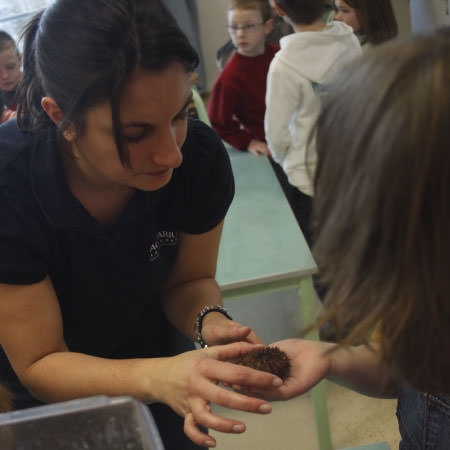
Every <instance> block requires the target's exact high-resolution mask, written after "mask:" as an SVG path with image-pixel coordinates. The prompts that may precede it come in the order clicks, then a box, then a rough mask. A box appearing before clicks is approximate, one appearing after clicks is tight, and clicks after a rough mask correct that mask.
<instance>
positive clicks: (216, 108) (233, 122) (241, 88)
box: [208, 44, 279, 150]
mask: <svg viewBox="0 0 450 450" xmlns="http://www.w3.org/2000/svg"><path fill="white" fill-rule="evenodd" d="M278 50H279V47H278V46H277V45H273V44H267V45H266V51H265V53H264V54H263V55H259V56H253V57H248V56H242V55H240V54H239V53H235V54H234V55H233V56H232V57H231V59H230V61H229V62H228V63H227V65H226V66H225V68H224V69H223V71H222V73H221V74H220V75H219V78H218V79H217V80H216V82H215V84H214V87H213V91H212V93H211V98H210V100H209V103H208V115H209V118H210V120H211V123H212V126H213V128H214V129H215V130H216V132H217V133H218V134H219V136H220V137H221V138H222V139H223V140H224V141H225V142H228V144H230V145H232V146H233V147H235V148H237V149H239V150H247V147H248V144H249V143H250V141H251V140H252V139H257V140H259V141H265V138H264V113H265V110H266V103H265V97H266V79H267V72H268V70H269V65H270V61H271V60H272V58H273V56H274V55H275V53H276V52H277V51H278Z"/></svg>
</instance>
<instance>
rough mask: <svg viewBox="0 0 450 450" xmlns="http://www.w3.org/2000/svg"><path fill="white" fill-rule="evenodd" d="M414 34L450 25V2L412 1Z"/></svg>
mask: <svg viewBox="0 0 450 450" xmlns="http://www.w3.org/2000/svg"><path fill="white" fill-rule="evenodd" d="M411 21H412V27H413V30H414V32H426V31H430V30H432V29H434V28H436V27H439V26H442V25H450V0H411Z"/></svg>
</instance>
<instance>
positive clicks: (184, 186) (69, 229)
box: [0, 0, 281, 450]
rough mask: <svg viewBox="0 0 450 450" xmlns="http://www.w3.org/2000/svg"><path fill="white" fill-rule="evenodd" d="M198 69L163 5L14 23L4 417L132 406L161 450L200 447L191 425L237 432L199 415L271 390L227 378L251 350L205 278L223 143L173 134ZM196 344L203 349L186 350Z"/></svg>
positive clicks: (209, 270) (136, 4)
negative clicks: (134, 402)
mask: <svg viewBox="0 0 450 450" xmlns="http://www.w3.org/2000/svg"><path fill="white" fill-rule="evenodd" d="M196 63H197V55H196V53H195V51H194V50H193V49H192V47H191V46H190V44H189V43H188V41H187V39H186V37H185V35H184V34H183V33H182V32H181V31H180V29H179V28H178V26H177V25H176V22H175V20H174V19H173V17H172V16H171V15H170V13H168V11H167V10H166V8H165V7H164V5H163V4H162V2H161V1H160V0H97V1H95V2H89V1H88V2H79V1H78V0H56V1H55V2H54V3H53V4H52V5H51V6H50V7H49V8H48V9H47V10H45V11H44V12H43V13H41V14H39V15H38V16H36V17H35V18H34V19H33V20H32V22H30V24H29V25H28V28H27V30H26V31H25V34H24V78H23V81H22V83H21V85H20V88H19V92H18V112H19V113H18V118H17V123H16V121H9V122H8V123H7V124H5V125H3V126H2V128H1V129H0V148H1V152H0V217H1V221H0V283H1V284H0V343H1V347H2V354H1V355H0V381H1V382H2V384H3V385H4V386H5V387H6V388H7V389H8V391H9V392H10V393H11V395H12V402H13V407H14V408H15V409H18V408H24V407H30V406H34V405H38V404H40V403H43V402H56V401H61V400H67V399H71V398H77V397H85V396H91V395H97V394H104V395H111V396H115V395H130V396H133V397H136V398H138V399H140V400H142V401H143V402H145V403H148V404H150V409H151V412H152V413H153V416H154V417H155V420H156V422H157V425H158V427H159V430H160V433H161V435H162V438H163V442H164V445H165V448H166V449H168V450H171V449H172V450H175V449H176V450H180V449H191V448H198V446H197V445H200V446H208V447H210V446H211V447H212V446H214V445H215V440H214V438H212V437H210V436H208V434H206V432H205V431H201V429H200V427H209V428H213V429H216V430H219V431H223V432H233V433H240V432H242V431H244V429H245V425H244V424H243V423H242V422H240V421H237V420H230V419H226V418H224V417H221V416H218V415H216V414H213V413H212V412H211V409H210V406H209V404H210V402H216V403H219V404H221V405H223V406H226V407H230V408H237V409H242V410H245V411H250V412H259V413H266V412H270V405H269V404H268V403H267V402H266V401H264V400H260V399H255V398H252V397H247V396H245V395H242V394H239V393H236V392H232V391H229V390H226V389H224V388H222V387H220V386H218V382H219V381H223V382H225V383H228V384H230V383H231V384H233V383H237V384H245V383H253V382H254V383H256V384H258V385H259V386H261V387H266V388H271V387H272V385H273V383H275V385H276V384H281V380H279V379H278V378H276V377H274V376H273V375H271V374H268V373H263V372H257V371H254V370H252V369H249V368H244V367H241V366H237V365H234V364H231V363H229V362H227V361H228V360H230V359H233V358H235V357H237V356H238V355H240V354H242V353H243V352H246V351H248V349H249V348H253V344H255V343H259V342H260V339H259V338H258V337H257V336H256V335H255V334H254V333H253V332H252V330H251V329H250V328H249V327H244V326H242V325H240V324H239V323H237V322H234V321H233V320H231V319H230V317H229V316H228V314H227V312H226V311H225V310H224V309H223V308H222V306H221V303H222V302H221V295H220V290H219V287H218V285H217V283H216V281H215V280H214V275H215V269H216V259H217V253H218V245H219V239H220V234H221V228H222V223H223V218H224V216H225V213H226V211H227V209H228V206H229V204H230V202H231V199H232V196H233V189H234V185H233V177H232V173H231V169H230V164H229V160H228V157H227V153H226V151H225V149H224V147H223V145H222V143H221V141H220V139H219V138H218V137H217V136H216V135H215V134H214V132H213V131H212V130H211V129H209V128H208V127H207V126H205V125H203V124H202V123H200V122H198V121H189V122H188V119H187V108H188V105H189V102H190V99H191V89H190V84H189V73H190V72H191V71H192V69H193V68H194V66H195V65H196ZM194 328H195V330H196V331H195V336H196V337H197V339H198V341H199V342H200V343H201V344H203V346H206V344H207V345H209V346H213V347H210V348H205V349H200V350H192V349H193V344H192V340H191V339H192V337H193V336H194ZM183 336H184V337H183ZM188 338H191V339H188ZM235 341H247V342H235ZM233 342H234V343H233ZM226 343H230V344H229V345H225V346H220V345H216V344H226ZM185 350H191V351H185ZM180 416H181V417H180ZM183 422H184V430H185V433H186V434H187V435H188V436H189V438H190V439H191V440H192V441H194V442H195V443H196V444H193V443H192V442H191V441H189V439H188V438H187V437H186V436H185V435H184V433H183Z"/></svg>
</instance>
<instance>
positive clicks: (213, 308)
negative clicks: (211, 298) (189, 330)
mask: <svg viewBox="0 0 450 450" xmlns="http://www.w3.org/2000/svg"><path fill="white" fill-rule="evenodd" d="M210 312H219V313H221V314H223V315H224V316H225V317H227V318H228V319H230V320H233V319H232V318H231V317H230V315H229V314H228V311H227V310H226V309H225V308H224V307H223V306H220V305H208V306H204V307H203V308H202V309H201V311H200V312H199V313H198V314H197V318H196V319H195V325H194V335H195V340H196V341H197V342H198V343H199V344H200V347H202V348H206V347H208V346H207V345H206V342H205V341H204V340H203V337H202V323H203V319H204V318H205V316H206V314H208V313H210Z"/></svg>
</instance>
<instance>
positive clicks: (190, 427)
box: [184, 412, 216, 447]
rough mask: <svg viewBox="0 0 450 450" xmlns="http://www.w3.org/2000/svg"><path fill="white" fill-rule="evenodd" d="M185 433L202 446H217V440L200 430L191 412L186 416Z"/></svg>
mask: <svg viewBox="0 0 450 450" xmlns="http://www.w3.org/2000/svg"><path fill="white" fill-rule="evenodd" d="M184 433H185V434H186V436H187V437H188V438H189V439H190V440H191V441H192V442H194V443H196V444H197V445H200V446H201V447H215V446H216V440H215V439H214V438H213V437H212V436H209V435H208V434H206V433H203V432H202V431H201V430H200V428H199V427H198V424H197V423H196V421H195V420H194V416H193V414H192V413H191V412H189V413H187V414H186V415H185V416H184Z"/></svg>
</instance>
